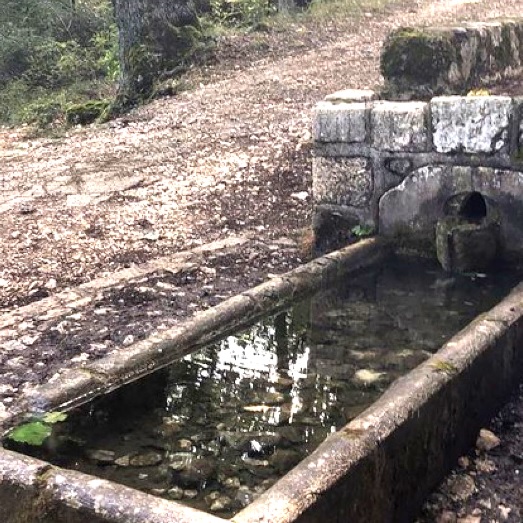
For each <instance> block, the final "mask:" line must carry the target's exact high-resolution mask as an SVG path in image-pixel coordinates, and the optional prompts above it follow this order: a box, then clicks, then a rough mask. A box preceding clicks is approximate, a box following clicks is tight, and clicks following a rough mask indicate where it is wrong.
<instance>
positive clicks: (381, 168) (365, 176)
mask: <svg viewBox="0 0 523 523" xmlns="http://www.w3.org/2000/svg"><path fill="white" fill-rule="evenodd" d="M313 140H314V158H313V195H314V218H313V227H314V229H315V232H316V237H317V238H318V240H319V242H320V243H321V242H322V241H323V240H325V241H327V239H332V238H333V237H336V236H339V235H344V234H347V232H348V231H349V230H350V228H351V227H353V226H354V225H356V224H365V225H368V226H372V227H373V228H374V230H376V231H377V232H379V233H380V234H382V235H385V236H393V237H397V236H401V237H408V238H409V239H414V240H416V241H417V242H426V244H427V245H429V244H433V242H434V228H435V225H436V223H437V221H438V220H439V219H440V218H442V217H444V215H445V206H446V204H447V202H448V201H449V200H450V199H451V198H452V197H453V196H455V195H457V194H463V193H471V192H479V193H480V194H481V195H482V196H483V198H484V199H485V202H486V206H487V209H488V213H489V215H490V217H494V219H495V220H496V221H497V222H498V223H499V224H500V239H501V244H502V248H503V249H504V252H505V253H506V254H508V255H513V254H515V255H516V256H518V257H521V256H522V255H523V98H511V97H507V96H440V97H435V98H432V99H431V100H430V101H428V102H422V101H406V102H394V101H383V100H376V96H375V94H374V93H373V92H372V91H353V90H348V91H341V92H338V93H335V94H334V95H330V96H328V97H327V98H326V99H325V100H324V101H322V102H320V103H318V105H317V106H316V109H315V114H314V123H313Z"/></svg>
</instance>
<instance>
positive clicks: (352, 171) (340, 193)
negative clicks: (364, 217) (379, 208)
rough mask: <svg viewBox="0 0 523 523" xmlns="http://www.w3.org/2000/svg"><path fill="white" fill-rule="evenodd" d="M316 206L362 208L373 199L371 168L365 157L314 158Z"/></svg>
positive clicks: (313, 185) (313, 187)
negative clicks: (331, 205) (334, 205)
mask: <svg viewBox="0 0 523 523" xmlns="http://www.w3.org/2000/svg"><path fill="white" fill-rule="evenodd" d="M312 170H313V181H312V191H313V195H314V201H315V202H316V203H324V204H325V203H330V204H336V205H350V206H353V207H365V206H367V205H368V204H369V202H370V200H371V197H372V188H373V181H372V169H371V167H370V162H369V160H367V159H366V158H314V159H313V164H312Z"/></svg>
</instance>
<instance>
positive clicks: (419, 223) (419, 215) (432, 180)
mask: <svg viewBox="0 0 523 523" xmlns="http://www.w3.org/2000/svg"><path fill="white" fill-rule="evenodd" d="M471 186H472V168H471V167H451V166H442V165H435V166H426V167H422V168H420V169H417V170H415V171H414V172H413V173H412V174H410V175H409V176H407V177H406V178H405V179H404V180H403V182H402V183H401V184H400V185H398V186H397V187H395V188H394V189H391V190H390V191H388V192H386V193H385V194H384V195H383V196H382V198H381V200H380V211H379V213H380V214H379V215H380V224H379V230H380V233H382V234H385V235H397V234H404V233H406V232H408V231H411V232H413V233H420V232H422V233H425V234H428V235H430V236H431V237H432V236H433V231H434V226H435V225H436V221H437V220H438V219H439V218H441V217H442V214H441V213H442V209H443V207H444V205H445V202H446V200H447V199H448V198H450V196H452V195H454V194H456V193H460V192H467V191H471V190H472V189H471Z"/></svg>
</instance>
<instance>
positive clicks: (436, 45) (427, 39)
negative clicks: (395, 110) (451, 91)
mask: <svg viewBox="0 0 523 523" xmlns="http://www.w3.org/2000/svg"><path fill="white" fill-rule="evenodd" d="M455 53H456V51H455V48H454V47H453V45H452V42H451V41H450V39H449V38H448V36H447V35H446V34H445V33H443V32H441V31H435V30H432V31H431V30H427V29H413V28H405V27H401V28H399V29H396V30H394V31H392V32H391V33H390V34H389V36H388V37H387V40H386V41H385V43H384V45H383V48H382V52H381V62H380V66H381V67H380V68H381V73H382V74H383V76H384V77H385V80H386V83H387V87H388V89H389V90H392V91H393V92H394V94H398V93H402V92H410V91H414V92H416V93H417V94H425V92H427V91H428V92H429V93H430V92H431V89H436V88H438V87H440V85H441V77H442V76H443V75H444V74H445V73H446V72H447V71H448V70H449V68H450V67H451V65H452V63H453V62H454V60H455ZM432 92H433V91H432Z"/></svg>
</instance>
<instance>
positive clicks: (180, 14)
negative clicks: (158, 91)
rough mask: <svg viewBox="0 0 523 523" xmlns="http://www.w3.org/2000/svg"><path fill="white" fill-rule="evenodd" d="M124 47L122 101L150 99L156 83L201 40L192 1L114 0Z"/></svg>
mask: <svg viewBox="0 0 523 523" xmlns="http://www.w3.org/2000/svg"><path fill="white" fill-rule="evenodd" d="M112 1H113V6H114V14H115V19H116V24H117V26H118V34H119V46H120V68H121V77H120V89H119V100H120V103H122V104H124V105H129V104H132V103H134V102H135V101H137V100H140V99H144V98H146V97H148V96H149V95H150V94H151V93H152V91H153V88H154V81H155V79H156V78H158V76H160V75H161V74H162V73H163V72H165V71H168V70H171V69H174V68H175V67H177V66H178V65H180V63H181V62H182V61H183V60H184V58H186V57H187V55H188V53H189V52H190V50H191V48H192V47H193V46H194V44H195V42H196V40H197V39H198V37H199V24H198V18H197V16H196V14H195V11H194V8H193V5H192V0H112Z"/></svg>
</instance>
